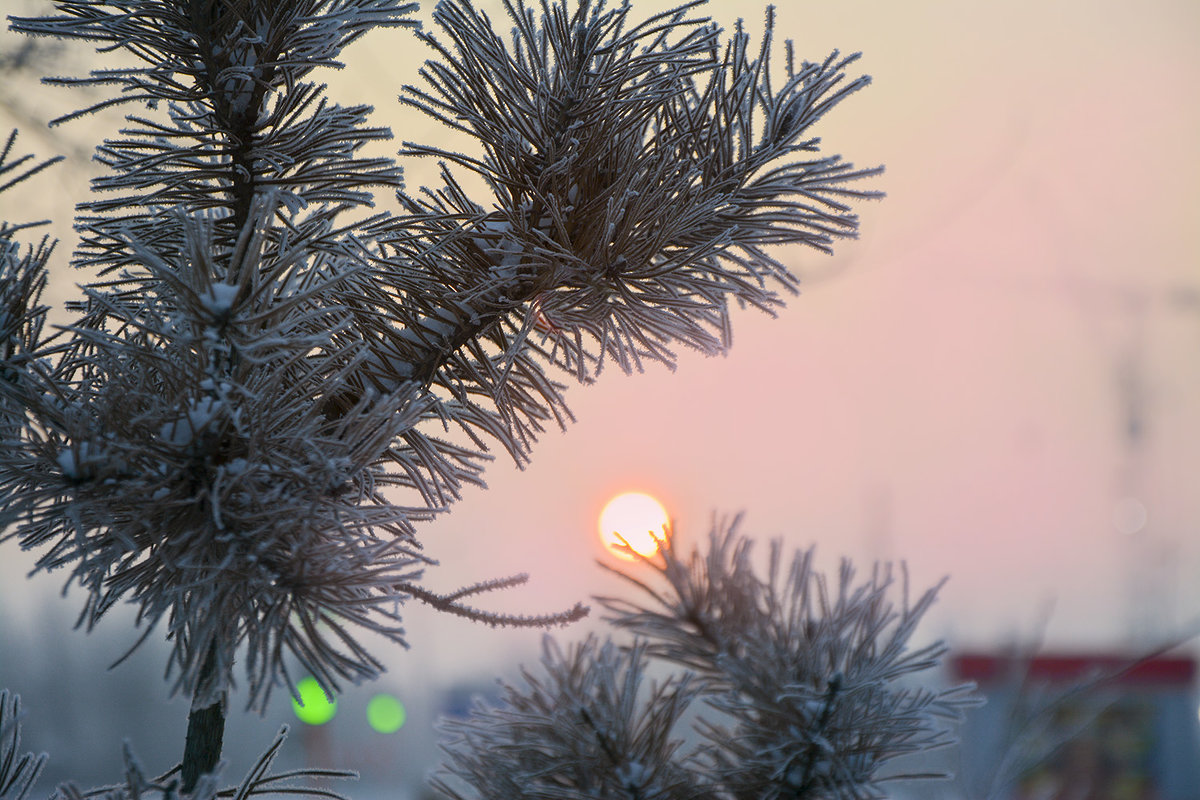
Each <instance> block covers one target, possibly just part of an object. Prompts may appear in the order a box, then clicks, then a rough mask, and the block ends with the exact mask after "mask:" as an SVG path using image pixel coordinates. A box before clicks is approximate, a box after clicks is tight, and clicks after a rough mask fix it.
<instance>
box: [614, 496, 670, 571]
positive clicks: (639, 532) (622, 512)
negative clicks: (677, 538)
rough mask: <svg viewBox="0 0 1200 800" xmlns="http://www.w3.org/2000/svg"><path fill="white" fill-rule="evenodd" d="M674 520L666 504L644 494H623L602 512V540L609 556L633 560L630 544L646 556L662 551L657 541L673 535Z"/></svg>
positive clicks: (615, 498)
mask: <svg viewBox="0 0 1200 800" xmlns="http://www.w3.org/2000/svg"><path fill="white" fill-rule="evenodd" d="M670 525H671V519H670V517H669V516H667V510H666V509H665V508H663V505H662V503H660V502H658V501H657V500H655V499H654V498H653V497H651V496H650V495H648V494H645V493H643V492H625V493H624V494H619V495H617V496H616V497H614V498H613V499H612V500H609V501H608V505H606V506H604V510H603V511H601V512H600V523H599V528H600V540H601V541H603V542H604V546H605V547H607V548H608V550H609V552H611V553H614V554H615V555H618V556H620V557H621V558H625V559H629V560H631V561H632V560H633V556H632V555H630V554H629V553H628V552H626V551H625V550H624V549H623V546H624V545H625V544H628V545H629V546H630V547H632V548H633V549H634V550H635V551H637V552H638V553H640V554H641V555H643V556H651V555H654V553H655V551H656V550H658V544H657V543H656V542H655V540H654V539H655V537H658V538H659V539H664V538H666V537H667V536H669V535H670V533H671V528H670Z"/></svg>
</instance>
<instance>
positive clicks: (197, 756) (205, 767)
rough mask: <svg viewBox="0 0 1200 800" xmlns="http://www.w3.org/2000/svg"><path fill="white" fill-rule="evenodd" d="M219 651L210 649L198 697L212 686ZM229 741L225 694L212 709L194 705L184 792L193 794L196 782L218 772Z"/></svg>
mask: <svg viewBox="0 0 1200 800" xmlns="http://www.w3.org/2000/svg"><path fill="white" fill-rule="evenodd" d="M216 671H217V648H216V644H215V643H214V644H213V645H211V646H210V647H209V650H208V655H207V657H205V659H204V666H203V667H202V668H201V670H200V680H199V681H197V683H196V694H195V696H196V697H201V696H203V695H204V694H206V693H207V691H206V690H207V688H208V686H209V684H210V683H211V682H212V681H213V679H214V678H215V677H216ZM224 738H225V693H224V692H221V693H220V694H219V695H218V696H217V698H216V700H215V701H214V702H212V703H211V704H209V705H206V706H200V707H197V705H196V701H195V700H193V701H192V710H191V713H189V714H188V728H187V738H186V739H185V740H184V745H183V776H182V777H183V787H182V789H183V792H184V794H190V793H191V792H192V790H193V789H195V788H196V782H197V781H199V780H200V776H201V775H207V774H209V773H210V772H213V771H214V770H215V769H216V768H217V763H218V762H219V761H220V760H221V744H222V741H223V740H224Z"/></svg>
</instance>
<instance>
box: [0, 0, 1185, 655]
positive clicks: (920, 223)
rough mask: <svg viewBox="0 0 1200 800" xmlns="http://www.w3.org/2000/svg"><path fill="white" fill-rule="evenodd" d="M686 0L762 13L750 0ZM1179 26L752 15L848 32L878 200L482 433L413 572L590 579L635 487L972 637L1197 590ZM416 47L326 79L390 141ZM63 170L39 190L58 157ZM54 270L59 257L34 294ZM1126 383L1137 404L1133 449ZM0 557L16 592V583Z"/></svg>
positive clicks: (856, 154)
mask: <svg viewBox="0 0 1200 800" xmlns="http://www.w3.org/2000/svg"><path fill="white" fill-rule="evenodd" d="M487 5H489V7H495V8H496V9H497V11H496V13H495V14H494V18H499V17H500V15H501V14H502V12H500V11H499V3H498V2H493V3H490V4H487ZM664 7H666V4H664V3H657V2H656V3H651V2H643V1H642V0H638V2H636V3H635V4H634V8H635V13H637V14H641V13H649V12H651V11H655V10H659V9H661V8H664ZM431 8H432V6H431V5H430V6H428V7H426V8H424V9H423V10H422V12H421V16H422V17H423V18H426V19H428V14H429V11H430V10H431ZM709 12H710V13H711V14H712V16H713V17H714V18H716V19H717V20H718V21H720V22H722V23H724V24H727V25H732V23H733V21H734V19H735V18H736V15H737V14H738V13H743V14H748V15H749V16H750V18H749V19H748V20H747V23H748V27H749V29H750V30H751V31H752V32H754V33H755V34H756V35H757V33H758V32H759V31H760V30H761V27H762V15H761V11H760V10H759V8H758V7H756V6H754V5H753V4H747V3H745V2H738V3H734V2H725V1H723V0H722V1H718V2H713V3H712V4H711V5H710V7H709ZM1197 31H1200V6H1198V5H1197V4H1195V3H1193V2H1190V0H1178V1H1177V2H1170V1H1168V0H1157V1H1156V2H1146V3H1139V4H1130V3H1123V2H1101V1H1100V0H1077V1H1076V2H1066V1H1060V2H1055V3H1045V2H1043V1H1042V0H1017V1H1016V2H1004V3H999V2H996V3H961V2H949V0H946V1H944V2H933V1H930V0H919V1H916V2H905V3H891V2H882V0H872V1H871V2H838V3H820V4H818V3H811V2H794V3H784V4H781V7H780V8H779V10H778V34H777V35H778V36H779V37H780V38H783V37H791V38H793V39H794V40H795V41H796V44H797V51H798V54H799V55H801V56H802V57H806V58H808V59H810V60H820V59H822V58H824V57H825V56H826V55H827V54H828V52H829V51H830V50H832V49H834V48H838V49H841V50H842V51H843V52H853V51H859V50H861V51H863V53H864V57H863V59H862V60H861V61H860V62H859V64H858V67H859V68H860V69H861V71H863V72H866V73H868V74H871V75H872V76H873V77H874V84H873V85H872V86H871V87H870V88H869V89H868V90H866V91H864V92H861V93H859V94H858V95H855V96H854V97H852V98H851V99H850V100H848V101H847V102H846V103H844V104H843V106H842V107H840V108H838V109H837V110H836V111H835V112H834V113H833V114H832V115H831V116H830V117H829V118H828V119H827V120H826V121H825V122H823V123H822V125H821V127H820V129H819V130H818V133H819V134H820V135H822V136H823V138H824V141H825V146H826V148H827V149H828V150H830V151H832V152H837V153H841V154H842V155H844V156H845V157H846V158H848V159H849V160H851V161H853V162H855V163H856V164H859V165H862V166H870V165H875V164H885V165H886V167H887V172H886V173H885V175H884V176H883V177H881V178H879V179H878V180H876V181H875V182H874V183H873V187H874V188H878V189H882V190H884V191H886V192H887V194H888V197H887V199H886V200H884V201H882V202H878V203H873V204H871V205H869V206H867V207H865V208H864V209H863V211H862V218H863V221H862V238H861V240H860V241H858V242H855V243H847V244H844V245H842V247H841V248H840V249H839V251H838V255H837V256H835V257H834V258H828V257H825V256H822V255H820V254H818V253H815V252H808V251H805V250H803V249H795V250H792V251H789V252H786V253H784V254H783V258H784V260H785V261H786V262H787V263H789V264H790V265H792V266H793V267H794V269H795V270H796V271H797V272H798V273H799V274H801V275H802V276H804V277H805V278H806V282H805V289H804V292H803V294H802V295H801V296H800V297H797V298H795V299H794V300H792V301H791V302H790V303H789V307H788V308H786V309H785V310H784V311H783V313H782V314H781V316H780V318H779V319H776V320H770V319H768V318H766V317H763V316H762V315H755V314H752V313H744V314H740V315H738V317H737V318H736V320H735V328H734V331H735V345H734V348H733V350H732V352H731V353H730V355H729V356H727V357H725V358H716V359H705V358H703V357H699V356H696V355H694V354H690V353H684V354H681V357H680V362H679V367H678V369H677V371H676V372H675V373H674V374H672V373H669V372H668V371H666V370H664V369H655V370H651V371H650V372H648V373H647V374H645V375H637V376H634V377H629V378H626V377H623V376H621V375H619V374H617V372H616V371H615V370H606V373H605V374H604V375H602V376H601V379H600V381H599V382H598V384H597V385H596V386H593V387H590V388H588V387H579V388H575V389H573V390H572V392H571V394H570V395H569V397H570V398H571V400H572V404H571V405H572V409H573V410H574V411H575V413H576V415H577V417H578V423H577V424H575V425H574V426H572V427H571V429H570V430H568V431H567V433H566V434H559V433H556V432H555V433H551V434H549V435H548V436H547V437H546V439H545V440H544V441H543V442H542V443H541V444H540V445H539V446H538V447H537V448H536V449H535V451H534V458H533V464H532V466H530V467H529V468H528V469H526V470H524V471H523V472H518V471H516V470H514V469H512V468H511V466H509V465H508V464H507V463H505V462H504V461H503V460H502V459H501V460H500V461H498V462H497V464H496V465H495V466H494V467H493V468H492V470H491V471H490V472H489V474H488V480H489V483H490V486H491V489H490V490H489V491H486V492H484V491H472V492H469V493H468V495H467V497H466V498H465V499H464V501H463V502H461V503H460V504H459V505H457V506H456V507H455V508H454V510H453V511H452V513H451V514H449V515H448V516H446V517H444V518H443V519H441V520H440V521H438V522H436V523H434V524H433V525H430V526H427V527H426V528H425V530H424V531H423V538H424V540H425V542H426V543H427V547H428V550H429V552H430V554H431V555H433V556H434V557H437V558H441V559H443V560H444V561H445V564H446V566H445V567H444V568H442V569H440V570H437V571H435V572H433V573H431V575H430V581H431V583H433V584H435V585H438V586H444V587H446V588H451V587H454V586H457V585H458V584H460V583H463V582H467V581H469V580H474V579H477V578H486V577H492V576H496V575H502V574H509V573H512V572H521V571H528V572H530V573H532V576H533V577H532V582H531V585H530V586H529V587H528V589H527V590H525V591H523V592H517V593H515V594H514V595H513V596H512V597H511V598H506V599H504V600H503V601H502V602H499V603H498V605H502V606H503V607H505V608H514V609H525V610H529V611H541V610H549V609H552V608H557V607H565V606H568V605H569V604H571V603H572V602H574V601H575V600H576V599H582V598H584V597H586V596H587V595H589V594H591V593H594V592H602V591H613V590H615V588H616V586H615V584H614V583H613V582H612V580H611V579H609V578H606V577H605V576H604V575H603V574H602V573H601V571H600V570H599V569H597V568H596V567H595V566H594V563H593V562H594V559H595V558H597V557H600V556H601V555H602V554H601V552H600V548H599V545H598V544H597V540H596V537H595V533H594V525H595V518H596V515H597V513H598V512H599V509H600V507H601V506H602V505H603V504H604V502H605V501H606V500H607V499H608V497H609V496H610V495H612V494H613V493H615V492H617V491H619V490H623V489H640V490H644V491H648V492H651V493H654V494H656V495H658V496H659V497H660V498H661V499H662V500H663V502H664V503H665V504H666V505H667V506H668V508H669V509H670V510H671V512H672V513H673V514H674V515H675V518H676V520H677V526H678V531H679V534H678V535H679V536H680V537H681V539H682V540H684V541H687V540H693V541H695V540H698V539H700V538H701V537H703V536H704V535H705V534H706V532H707V528H708V525H709V521H710V519H711V516H712V515H713V514H714V513H716V514H725V515H728V514H732V513H735V512H738V511H742V510H744V511H745V513H746V516H745V519H744V523H743V529H744V530H745V531H746V532H750V533H754V534H755V535H756V536H760V537H763V538H764V539H765V538H766V537H771V536H777V535H779V536H783V537H785V539H786V540H787V542H788V543H789V544H790V545H793V546H795V547H805V546H808V545H809V544H816V545H817V547H818V552H819V554H820V560H821V562H822V563H824V564H825V565H828V566H830V567H832V566H835V565H836V559H837V558H839V557H841V556H843V555H847V556H851V557H854V558H857V559H868V558H874V557H883V558H903V559H905V560H906V561H907V562H908V564H909V567H910V570H911V574H912V576H913V579H914V586H915V587H918V588H920V587H922V586H924V585H927V584H930V583H932V582H935V581H936V580H938V579H939V578H940V577H941V576H943V575H946V574H949V575H950V576H951V581H950V583H949V584H948V586H947V587H946V589H945V591H944V593H943V595H942V601H941V603H940V604H939V606H938V608H937V611H936V612H935V615H934V624H933V625H931V626H930V631H929V632H930V634H948V635H950V636H951V637H952V638H953V639H954V640H955V641H957V642H961V643H965V644H969V645H982V644H987V643H990V642H992V641H994V640H996V638H997V637H999V638H1001V639H1003V638H1005V637H1011V636H1014V635H1018V634H1028V633H1031V632H1033V631H1034V630H1035V629H1036V627H1037V624H1038V622H1039V620H1040V619H1041V618H1042V615H1043V614H1044V610H1045V608H1046V607H1047V605H1048V604H1049V603H1053V611H1052V613H1051V616H1050V622H1049V631H1048V638H1049V641H1050V643H1051V644H1054V645H1058V646H1069V647H1080V646H1094V647H1112V646H1115V645H1116V644H1117V643H1119V642H1120V641H1121V640H1122V639H1123V637H1124V636H1125V635H1126V634H1127V633H1128V632H1129V630H1130V627H1131V625H1132V624H1133V623H1134V622H1135V621H1137V620H1138V619H1139V615H1140V614H1146V613H1150V614H1153V616H1154V618H1156V619H1158V620H1160V622H1161V630H1159V631H1158V632H1160V633H1167V632H1168V631H1169V630H1172V629H1173V628H1174V627H1178V626H1179V625H1181V624H1183V623H1184V622H1185V621H1187V620H1194V619H1196V618H1197V617H1198V616H1200V588H1198V587H1200V582H1198V581H1197V578H1198V577H1200V542H1198V539H1200V537H1198V536H1197V534H1198V533H1200V491H1198V490H1197V480H1198V478H1200V414H1198V413H1197V409H1200V358H1198V356H1200V225H1197V220H1200V158H1198V157H1197V153H1196V146H1195V143H1196V142H1197V141H1200V110H1198V109H1200V104H1198V103H1197V100H1198V99H1200V85H1198V84H1200V81H1198V78H1200V45H1198V44H1197V36H1196V34H1197ZM421 58H424V54H423V52H422V51H421V48H420V47H419V46H418V45H417V44H415V43H414V41H413V40H412V39H411V35H410V34H409V33H407V32H404V31H398V32H391V33H386V32H385V33H380V34H377V35H375V36H373V37H369V38H368V39H367V40H365V41H364V42H363V43H361V44H360V45H357V46H356V47H355V48H354V49H353V50H352V51H350V52H349V53H348V54H347V60H348V62H349V63H350V67H351V68H350V69H348V70H346V71H345V72H344V73H342V74H339V75H335V76H333V77H332V78H331V83H332V86H333V92H332V94H333V96H334V97H335V98H338V99H341V100H343V101H344V102H370V103H373V104H374V105H376V107H377V109H378V112H377V121H378V122H379V123H380V124H387V125H391V126H392V127H393V129H394V131H395V132H396V134H397V138H399V139H415V140H422V139H424V140H426V141H429V140H434V141H437V139H434V138H433V137H440V136H441V134H440V133H438V132H437V131H436V130H435V129H433V128H431V127H430V125H428V124H427V123H426V122H425V121H423V120H419V119H414V118H413V117H411V116H407V117H405V116H401V112H400V111H399V109H398V107H397V106H396V104H395V103H394V98H395V96H396V94H397V93H398V90H399V87H400V85H402V84H403V83H408V82H413V81H415V80H416V75H415V68H416V65H417V64H418V63H419V60H420V59H421ZM41 91H43V92H50V93H52V94H53V95H54V96H55V99H48V100H47V101H46V102H47V103H48V104H50V105H54V104H55V103H63V104H64V105H69V104H70V103H71V102H72V101H71V99H70V98H69V97H68V98H66V99H65V100H64V98H63V93H62V92H61V91H60V90H41ZM39 105H40V100H39ZM78 134H79V131H76V132H75V136H76V138H77V139H79V140H86V139H87V137H86V136H79V135H78ZM26 141H27V142H35V141H36V137H35V136H33V135H32V134H28V135H27V137H26ZM31 146H32V145H31ZM38 146H39V147H40V146H42V145H38ZM392 149H394V147H393V148H392ZM61 169H67V170H68V171H67V172H66V173H63V174H60V175H59V176H58V177H55V178H53V179H47V180H46V181H45V182H43V183H41V184H39V187H38V191H39V192H47V193H52V192H54V191H55V188H56V187H68V186H70V185H73V184H72V183H71V182H72V181H76V180H81V179H82V178H81V177H80V176H81V175H82V173H81V171H80V169H79V168H78V167H77V166H76V167H72V168H65V167H64V168H61ZM428 176H429V172H428V171H427V170H426V171H424V172H422V171H421V169H418V168H414V169H412V170H411V171H410V180H411V182H412V183H417V184H419V183H421V182H423V180H428V179H429V178H428ZM9 195H10V196H9V197H8V198H6V200H5V203H6V204H7V205H4V206H2V207H0V210H2V211H4V213H6V214H8V215H10V216H12V215H13V214H14V213H16V212H14V211H12V210H11V209H13V208H14V206H13V203H14V201H15V199H16V198H15V193H9ZM482 199H483V198H481V200H482ZM46 202H48V203H49V204H50V205H51V207H52V208H54V209H57V210H54V211H52V212H51V211H47V212H39V213H45V214H49V213H54V214H56V215H58V216H60V217H65V215H66V214H68V213H69V209H70V206H71V202H72V200H71V198H69V197H62V196H57V197H52V198H49V199H48V200H47V201H46ZM485 202H486V201H485ZM25 207H26V199H25V198H22V199H21V201H20V205H17V206H16V208H17V209H21V211H22V213H21V218H25V213H24V209H25ZM74 279H75V276H70V275H68V276H66V277H65V280H64V279H63V278H61V277H60V281H63V282H62V283H61V284H60V291H61V293H62V294H61V295H60V296H65V295H66V293H67V288H69V283H70V281H71V280H74ZM1122 370H1124V372H1122ZM1122 374H1125V375H1127V376H1132V377H1129V378H1128V379H1127V380H1126V381H1125V383H1124V384H1122V382H1121V379H1120V377H1119V376H1120V375H1122ZM1122 386H1125V387H1127V388H1128V387H1133V389H1134V391H1133V394H1128V393H1127V394H1126V395H1122V393H1121V391H1120V389H1121V387H1122ZM1129 397H1134V398H1135V399H1136V403H1135V405H1136V408H1137V410H1138V412H1139V413H1140V414H1141V415H1142V418H1143V419H1144V423H1145V435H1144V437H1143V439H1142V443H1141V446H1140V447H1138V448H1137V449H1136V450H1131V449H1130V448H1128V447H1127V445H1126V439H1125V438H1124V429H1125V428H1124V425H1125V419H1126V418H1127V415H1128V412H1129V402H1127V400H1128V398H1129ZM1126 495H1133V496H1136V497H1137V498H1139V500H1140V501H1141V502H1142V503H1143V504H1144V506H1145V508H1146V509H1147V512H1148V522H1147V525H1146V526H1145V528H1144V529H1143V530H1142V531H1141V532H1140V533H1139V534H1136V535H1135V536H1134V537H1132V538H1131V537H1129V536H1123V535H1121V534H1119V533H1118V532H1117V530H1116V529H1115V527H1114V523H1113V511H1114V508H1115V507H1116V506H1117V504H1118V502H1119V500H1120V499H1121V498H1122V497H1124V496H1126ZM7 547H8V548H9V549H8V552H7V555H6V556H5V557H6V558H8V557H11V556H12V555H13V552H14V550H15V546H14V545H13V544H11V543H10V544H9V545H7ZM862 566H863V568H864V569H865V568H867V564H866V561H865V560H864V561H863V564H862ZM5 584H6V585H5V586H4V588H3V589H2V590H0V591H3V592H4V599H3V602H4V603H5V607H6V608H13V607H15V606H14V605H13V604H14V603H15V602H16V600H15V599H14V597H15V594H14V593H15V592H24V591H26V588H25V586H24V585H23V584H22V582H21V581H20V580H19V579H18V576H17V575H8V576H7V577H6V580H5ZM36 584H37V587H38V589H39V590H41V589H44V590H46V591H47V592H49V591H51V590H54V589H57V582H56V580H50V579H46V578H42V579H40V580H39V581H37V582H36ZM1135 601H1136V602H1135ZM410 617H411V623H412V624H411V626H410V627H411V630H412V638H413V641H414V644H415V646H416V649H415V650H414V651H412V652H410V653H408V654H407V655H404V654H400V653H398V652H397V654H396V657H395V664H396V668H397V670H399V671H400V672H402V673H411V672H415V671H418V670H423V669H426V668H428V666H429V660H428V659H432V660H433V661H434V662H435V663H438V664H440V665H442V666H440V667H439V669H440V668H443V667H444V668H446V669H450V670H453V669H454V668H453V667H452V666H450V665H451V664H452V662H453V663H457V664H459V665H460V666H459V667H458V669H461V670H471V669H475V670H478V669H479V668H480V659H478V658H474V657H473V656H472V657H469V658H466V659H463V658H462V656H463V655H464V654H465V655H468V656H471V654H473V653H474V652H476V651H479V652H483V651H484V650H487V649H489V648H490V649H499V650H501V651H504V652H513V653H515V652H516V651H519V650H522V649H523V648H525V647H527V646H528V644H529V643H530V639H531V637H528V636H523V635H514V634H511V633H505V632H500V633H491V632H482V631H479V630H478V629H475V628H471V627H469V626H467V625H466V624H465V623H459V622H456V621H447V620H441V619H438V620H431V619H429V615H428V614H426V613H423V612H421V611H420V610H419V609H414V610H413V612H412V613H411V615H410ZM435 628H436V632H435ZM422 648H426V649H425V650H424V652H423V651H422ZM389 661H391V659H390V658H389Z"/></svg>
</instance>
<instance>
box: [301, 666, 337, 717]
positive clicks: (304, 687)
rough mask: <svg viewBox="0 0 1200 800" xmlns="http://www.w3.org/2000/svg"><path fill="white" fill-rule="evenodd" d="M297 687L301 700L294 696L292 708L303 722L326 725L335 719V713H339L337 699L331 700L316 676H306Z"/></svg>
mask: <svg viewBox="0 0 1200 800" xmlns="http://www.w3.org/2000/svg"><path fill="white" fill-rule="evenodd" d="M296 689H297V690H299V692H300V701H299V702H297V700H296V698H294V697H293V698H292V710H293V711H295V712H296V716H297V717H299V718H300V721H301V722H306V723H308V724H309V725H324V724H325V723H326V722H329V720H331V719H333V715H334V714H336V713H337V700H334V701H332V702H330V700H329V698H327V697H326V696H325V690H324V689H322V688H321V684H319V683H317V679H316V678H312V677H308V678H305V679H304V680H302V681H300V682H299V683H298V684H296ZM301 703H303V705H301Z"/></svg>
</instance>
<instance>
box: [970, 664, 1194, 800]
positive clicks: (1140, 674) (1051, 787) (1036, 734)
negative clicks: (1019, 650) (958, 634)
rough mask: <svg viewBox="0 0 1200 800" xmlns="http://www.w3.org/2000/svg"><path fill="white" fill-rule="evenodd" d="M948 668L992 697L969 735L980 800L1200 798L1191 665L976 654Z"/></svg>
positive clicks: (974, 788)
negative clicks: (974, 683)
mask: <svg viewBox="0 0 1200 800" xmlns="http://www.w3.org/2000/svg"><path fill="white" fill-rule="evenodd" d="M1131 664H1132V665H1133V666H1130V665H1131ZM950 667H951V670H952V678H953V679H954V680H956V681H958V680H972V681H975V682H976V683H977V684H978V685H979V688H980V691H981V692H982V693H983V695H984V696H985V697H987V705H986V706H984V707H983V708H980V709H978V710H976V711H975V712H974V713H973V714H972V715H971V716H970V717H969V719H968V722H967V724H966V726H965V728H964V730H963V736H962V754H961V757H962V765H961V773H962V774H963V775H964V776H965V777H966V778H967V781H966V783H967V784H968V786H967V787H965V788H967V791H968V792H969V794H968V797H970V798H973V800H975V799H976V798H978V799H979V800H983V799H984V798H986V800H1197V799H1198V798H1200V720H1198V718H1197V683H1196V674H1197V664H1196V660H1195V659H1194V658H1191V657H1154V658H1149V659H1146V660H1142V661H1137V659H1136V658H1135V657H1130V656H1128V655H1119V654H1115V653H1090V654H1082V653H1073V654H1064V653H1053V654H1043V655H1038V656H1035V657H1033V658H1020V657H1014V656H1013V655H1012V654H1011V653H1007V654H1004V653H997V652H986V653H985V652H969V653H960V654H959V655H957V656H956V657H954V658H952V659H951V661H950Z"/></svg>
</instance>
